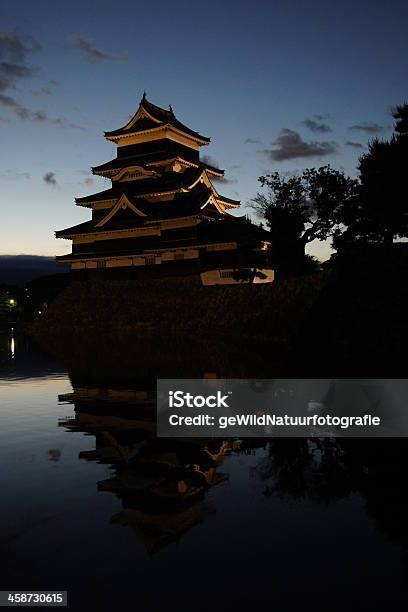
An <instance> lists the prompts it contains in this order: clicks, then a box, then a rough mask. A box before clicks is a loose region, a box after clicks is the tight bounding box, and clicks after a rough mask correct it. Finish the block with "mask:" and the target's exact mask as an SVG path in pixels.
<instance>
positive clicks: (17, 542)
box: [0, 328, 408, 612]
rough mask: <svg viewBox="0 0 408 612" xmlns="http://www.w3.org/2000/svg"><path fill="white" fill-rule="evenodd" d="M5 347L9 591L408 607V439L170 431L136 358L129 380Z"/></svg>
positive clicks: (1, 451) (2, 532) (178, 602)
mask: <svg viewBox="0 0 408 612" xmlns="http://www.w3.org/2000/svg"><path fill="white" fill-rule="evenodd" d="M0 346H1V350H0V358H1V362H0V492H1V493H0V495H1V504H0V584H1V589H2V590H6V589H14V590H15V589H21V590H23V589H25V590H30V589H31V590H41V589H44V590H57V589H61V590H67V591H68V602H69V609H72V610H82V609H83V610H90V609H98V610H128V609H129V610H130V609H138V610H142V611H143V612H144V611H145V610H146V611H149V612H151V611H155V610H172V609H179V610H184V609H189V610H191V609H193V610H229V609H231V610H232V609H242V608H243V607H245V608H247V609H251V607H253V606H256V605H259V606H263V607H265V606H267V605H269V604H271V605H272V604H274V605H275V609H277V610H286V609H290V608H289V603H295V602H296V603H297V604H299V605H301V606H302V608H304V609H309V607H310V609H312V608H313V609H315V610H316V609H317V610H320V609H323V608H326V607H328V608H329V609H331V610H333V609H341V608H344V606H346V605H347V607H348V609H350V610H357V609H364V610H365V609H367V610H380V609H383V608H384V606H385V605H393V606H395V607H394V608H393V609H402V607H401V606H402V605H405V602H406V596H407V577H408V557H407V547H408V523H407V516H408V500H407V495H406V491H407V488H408V484H407V480H406V473H407V472H406V470H407V468H408V459H407V456H406V455H407V452H406V451H407V443H406V441H405V440H393V441H390V442H389V441H388V440H368V441H365V442H364V445H363V442H362V441H358V440H351V441H349V442H348V443H346V442H344V441H343V442H342V443H340V442H336V441H334V442H333V441H332V442H331V443H330V444H329V443H325V442H324V441H323V442H321V443H320V444H317V443H315V442H313V443H312V442H310V441H307V440H281V441H280V442H279V443H278V442H277V441H276V442H274V441H271V440H269V441H268V440H253V439H252V440H248V441H247V442H245V441H243V442H242V443H237V442H236V441H231V440H217V441H213V442H211V443H210V444H208V443H205V442H202V443H200V441H198V442H195V443H194V444H190V443H186V442H185V441H184V442H183V441H172V442H171V443H169V441H166V440H157V439H155V438H154V435H152V431H151V428H149V410H150V409H151V407H149V406H150V404H149V401H148V397H149V388H148V389H147V395H144V393H145V391H146V389H145V387H146V386H147V387H148V386H149V385H148V384H147V383H146V377H145V376H143V377H140V378H138V376H139V372H140V370H138V368H137V367H135V368H134V370H133V374H132V377H133V379H134V385H133V386H131V384H130V382H129V380H132V377H130V378H129V377H128V376H127V378H126V380H125V381H124V382H123V384H122V385H121V379H120V376H119V375H116V376H115V379H114V382H112V380H111V377H110V375H111V372H108V371H107V372H106V377H105V376H104V370H103V368H104V367H106V366H105V362H104V361H103V360H99V361H98V367H97V373H95V368H96V364H95V363H93V361H92V360H93V359H94V360H95V359H96V358H95V356H92V355H87V356H86V359H84V362H85V363H87V367H83V364H81V368H80V371H78V370H75V367H74V369H71V365H72V364H70V365H69V366H68V368H69V371H68V369H67V366H66V365H63V363H62V361H61V362H59V361H58V360H57V359H55V358H53V357H50V356H48V355H47V354H45V353H43V352H41V351H40V350H38V349H36V348H34V347H33V346H32V344H31V343H30V342H29V341H28V340H27V338H25V337H24V336H23V335H21V334H20V333H18V332H17V331H16V330H11V329H10V328H8V329H5V330H3V332H2V333H1V335H0ZM149 349H151V347H149ZM157 358H158V359H160V357H159V356H158V357H157ZM241 365H242V364H241ZM94 366H95V367H94ZM206 367H208V363H206ZM218 368H219V362H218V361H217V363H214V364H213V368H212V371H213V372H217V371H218ZM187 370H188V364H187V363H186V371H187ZM104 378H105V380H106V387H105V388H104V387H103V384H102V383H101V380H102V381H103V379H104ZM96 380H98V381H99V382H95V381H96ZM112 389H113V391H112ZM73 391H74V392H75V396H73V397H72V396H68V395H67V394H70V393H72V392H73ZM133 391H134V392H135V394H136V395H135V396H134V399H132V398H131V395H132V392H133ZM87 393H88V397H86V394H87ZM92 393H93V396H92V397H91V395H90V394H92ZM61 396H63V397H61ZM146 398H147V399H146ZM142 417H143V418H142ZM141 419H142V420H143V423H142V425H141V424H140V420H141ZM153 422H154V416H153V414H151V418H150V424H152V423H153ZM197 464H198V466H199V468H200V472H201V473H204V474H205V475H206V479H207V480H206V481H204V480H200V479H198V478H197V477H196V475H195V474H194V473H193V472H192V470H191V466H192V465H197ZM397 606H398V608H397ZM271 609H272V608H271Z"/></svg>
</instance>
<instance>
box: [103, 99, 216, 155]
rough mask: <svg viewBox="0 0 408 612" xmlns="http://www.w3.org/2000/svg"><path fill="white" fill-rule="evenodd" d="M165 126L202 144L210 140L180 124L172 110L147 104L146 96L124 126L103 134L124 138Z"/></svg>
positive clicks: (108, 136) (107, 136)
mask: <svg viewBox="0 0 408 612" xmlns="http://www.w3.org/2000/svg"><path fill="white" fill-rule="evenodd" d="M165 125H169V126H172V127H173V128H175V129H176V130H179V131H180V132H183V133H184V134H187V135H189V136H191V137H193V138H195V139H196V140H199V141H202V142H203V144H208V143H209V142H210V139H209V138H207V137H206V136H201V134H199V133H198V132H195V131H194V130H191V129H190V128H189V127H187V126H186V125H184V124H183V123H181V121H179V120H178V119H177V117H176V116H175V114H174V113H173V110H172V108H171V107H170V108H169V110H166V109H164V108H161V107H160V106H156V104H153V103H152V102H149V100H147V98H146V94H145V93H144V94H143V97H142V99H141V101H140V103H139V108H138V109H137V111H136V113H135V114H134V115H133V117H132V118H131V119H130V121H128V123H127V124H126V125H124V126H123V127H121V128H119V129H118V130H112V131H110V132H105V137H106V138H114V137H115V136H125V135H128V134H134V133H137V132H143V131H146V130H150V129H154V128H158V127H164V126H165Z"/></svg>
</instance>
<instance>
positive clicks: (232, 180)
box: [212, 176, 238, 185]
mask: <svg viewBox="0 0 408 612" xmlns="http://www.w3.org/2000/svg"><path fill="white" fill-rule="evenodd" d="M212 180H213V182H214V183H222V184H223V185H234V184H235V183H238V179H237V178H227V177H225V176H217V177H214V178H213V179H212Z"/></svg>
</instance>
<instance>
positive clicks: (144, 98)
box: [142, 90, 146, 100]
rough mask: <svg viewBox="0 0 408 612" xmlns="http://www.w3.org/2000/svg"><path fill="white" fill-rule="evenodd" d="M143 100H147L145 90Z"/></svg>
mask: <svg viewBox="0 0 408 612" xmlns="http://www.w3.org/2000/svg"><path fill="white" fill-rule="evenodd" d="M142 100H146V90H144V92H143V97H142Z"/></svg>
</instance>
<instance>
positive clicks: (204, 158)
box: [201, 155, 220, 168]
mask: <svg viewBox="0 0 408 612" xmlns="http://www.w3.org/2000/svg"><path fill="white" fill-rule="evenodd" d="M201 161H202V162H203V163H204V164H208V165H209V166H213V167H214V168H219V167H220V164H219V161H218V160H217V159H215V157H211V155H202V156H201Z"/></svg>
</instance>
